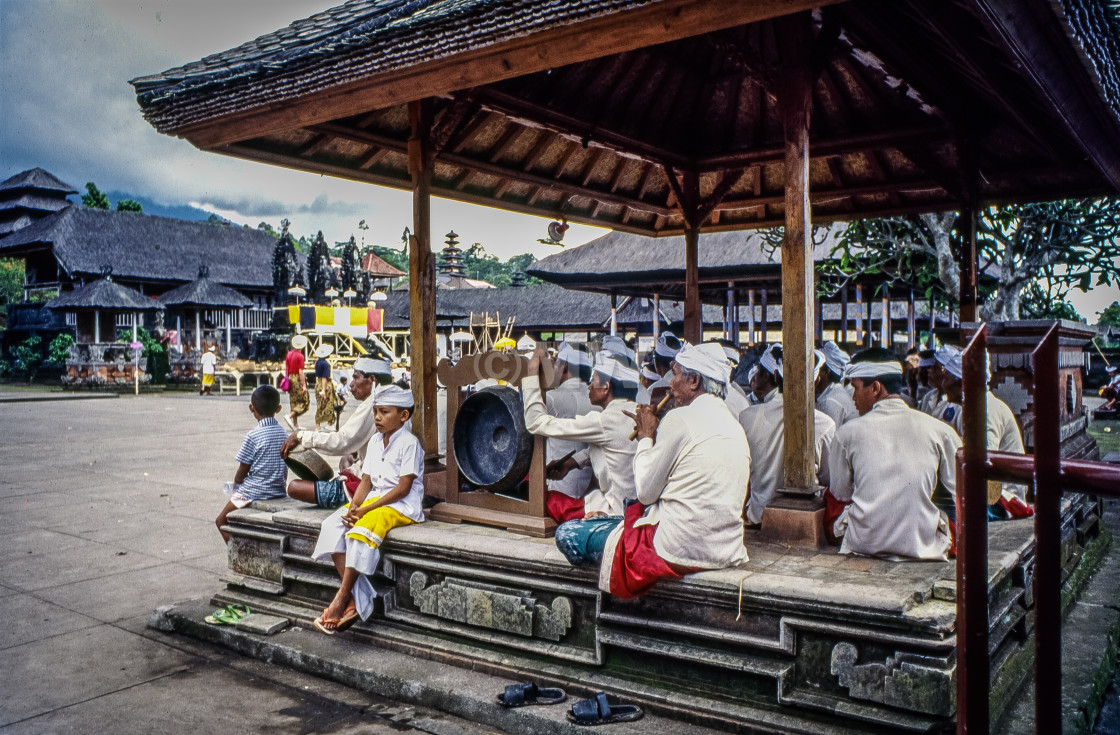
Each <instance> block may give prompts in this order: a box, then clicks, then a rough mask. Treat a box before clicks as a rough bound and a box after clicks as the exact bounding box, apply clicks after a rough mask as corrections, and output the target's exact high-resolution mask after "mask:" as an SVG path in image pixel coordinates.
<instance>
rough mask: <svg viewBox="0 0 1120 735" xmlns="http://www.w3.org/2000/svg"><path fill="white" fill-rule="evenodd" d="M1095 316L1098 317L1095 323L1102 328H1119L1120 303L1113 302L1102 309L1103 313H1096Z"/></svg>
mask: <svg viewBox="0 0 1120 735" xmlns="http://www.w3.org/2000/svg"><path fill="white" fill-rule="evenodd" d="M1097 314H1098V315H1100V318H1099V319H1098V320H1097V323H1098V324H1100V325H1101V326H1102V327H1105V326H1109V327H1120V301H1113V302H1112V303H1111V304H1109V305H1108V306H1106V307H1105V308H1104V311H1098V312H1097Z"/></svg>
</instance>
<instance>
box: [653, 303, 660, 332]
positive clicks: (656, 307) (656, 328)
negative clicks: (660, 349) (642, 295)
mask: <svg viewBox="0 0 1120 735" xmlns="http://www.w3.org/2000/svg"><path fill="white" fill-rule="evenodd" d="M660 336H661V294H656V293H655V294H654V295H653V341H654V342H656V341H657V338H658V337H660Z"/></svg>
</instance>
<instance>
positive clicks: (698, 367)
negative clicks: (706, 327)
mask: <svg viewBox="0 0 1120 735" xmlns="http://www.w3.org/2000/svg"><path fill="white" fill-rule="evenodd" d="M676 363H677V364H678V365H680V366H681V367H682V368H688V369H689V370H693V371H695V372H698V373H700V374H701V375H703V376H704V377H706V378H711V379H712V380H718V381H719V382H721V383H723V384H724V385H726V384H727V381H728V380H729V379H730V378H731V366H730V365H728V364H727V355H725V354H724V353H723V345H719V344H714V343H712V342H708V343H705V344H702V345H690V344H688V343H687V342H686V343H685V345H684V347H682V348H681V351H680V352H678V353H677V357H676Z"/></svg>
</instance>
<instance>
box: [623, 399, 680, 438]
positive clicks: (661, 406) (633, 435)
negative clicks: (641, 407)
mask: <svg viewBox="0 0 1120 735" xmlns="http://www.w3.org/2000/svg"><path fill="white" fill-rule="evenodd" d="M672 397H673V394H672V393H668V392H666V393H665V397H664V398H662V399H661V403H658V404H657V405H656V406H655V407H654V409H653V415H654V416H656V417H657V418H661V412H662V411H663V410H664V409H665V406H666V404H668V403H669V399H670V398H672ZM637 438H638V426H637V425H636V424H635V426H634V431H632V432H631V433H630V441H634V440H635V439H637Z"/></svg>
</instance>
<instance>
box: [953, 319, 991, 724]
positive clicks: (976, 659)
mask: <svg viewBox="0 0 1120 735" xmlns="http://www.w3.org/2000/svg"><path fill="white" fill-rule="evenodd" d="M987 346H988V332H987V328H986V327H985V326H983V325H981V326H980V329H978V330H977V332H976V334H975V335H973V337H972V341H971V342H969V344H968V347H966V348H965V351H964V355H963V356H962V358H963V368H964V371H963V372H964V376H963V377H964V407H963V411H964V437H963V438H964V448H963V449H962V450H961V452H960V453H958V455H957V458H958V459H957V734H958V735H966V734H968V735H982V734H983V733H987V732H988V717H989V703H988V696H989V688H990V682H989V674H988V672H989V668H990V661H989V656H988V492H987V475H986V471H987V454H988V446H987V441H986V428H987V417H986V413H987V410H986V405H985V403H986V395H987V381H986V379H985V375H984V372H985V370H984V368H985V355H986V354H987Z"/></svg>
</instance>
